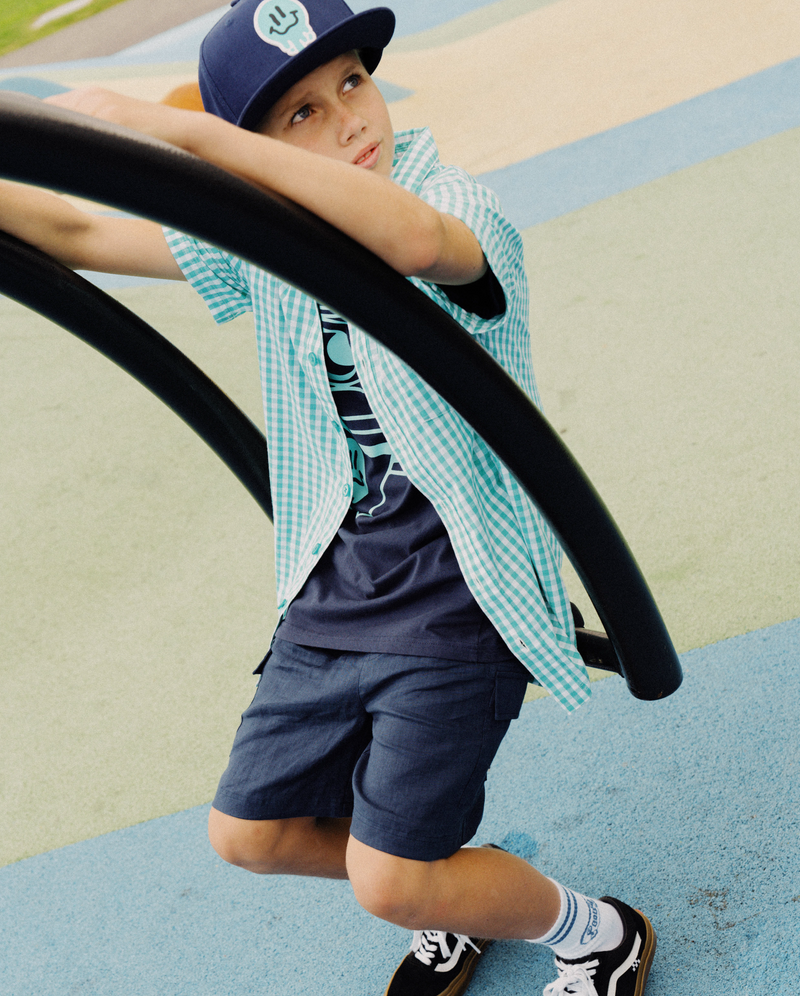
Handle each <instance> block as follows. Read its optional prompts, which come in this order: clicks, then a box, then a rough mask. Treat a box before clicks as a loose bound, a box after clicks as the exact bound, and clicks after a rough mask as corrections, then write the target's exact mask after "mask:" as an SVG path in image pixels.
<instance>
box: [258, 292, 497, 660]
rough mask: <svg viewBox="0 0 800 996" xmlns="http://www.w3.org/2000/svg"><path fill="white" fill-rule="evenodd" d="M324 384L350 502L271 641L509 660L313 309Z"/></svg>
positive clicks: (337, 338) (348, 357)
mask: <svg viewBox="0 0 800 996" xmlns="http://www.w3.org/2000/svg"><path fill="white" fill-rule="evenodd" d="M319 312H320V320H321V323H322V333H323V339H324V343H325V360H326V365H327V370H328V379H329V382H330V385H331V391H332V393H333V399H334V402H335V404H336V408H337V411H338V413H339V418H340V420H341V423H342V427H343V429H344V432H345V435H346V438H347V444H348V447H349V448H350V458H351V464H352V469H353V499H352V503H351V506H350V511H349V512H348V514H347V516H346V518H345V520H344V522H343V523H342V525H341V527H340V529H339V532H338V533H337V535H336V536H335V537H334V540H333V542H332V543H331V545H330V546H329V547H328V549H327V550H326V551H325V553H324V555H323V556H322V558H321V559H320V561H319V563H318V564H317V566H316V567H315V569H314V571H313V572H312V573H311V575H310V577H309V578H308V580H307V581H306V583H305V585H304V587H303V589H302V591H301V592H300V594H299V595H298V596H297V598H296V599H295V600H294V601H293V602H292V604H291V605H290V606H289V610H288V612H287V614H286V618H285V619H284V620H283V621H282V622H281V624H280V626H279V628H278V631H277V633H276V635H277V636H278V637H280V638H281V639H284V640H291V641H292V642H293V643H299V644H304V645H306V646H313V647H325V648H327V649H331V650H359V651H368V652H389V653H397V652H398V648H403V650H402V652H403V653H407V654H410V655H412V656H435V657H442V658H446V659H447V658H449V659H454V660H464V661H496V660H505V659H507V658H508V657H510V656H511V653H510V651H509V650H508V648H507V647H506V645H505V644H504V643H503V641H502V639H501V638H500V636H499V635H498V633H497V631H496V630H495V629H494V627H493V626H492V625H491V623H490V622H489V620H488V619H487V618H486V616H485V615H484V613H483V611H482V610H481V609H480V607H479V606H478V604H477V602H476V601H475V599H474V598H473V597H472V594H471V593H470V591H469V589H468V588H467V585H466V582H465V581H464V578H463V576H462V574H461V570H460V569H459V566H458V563H457V562H456V558H455V554H454V552H453V548H452V545H451V543H450V539H449V537H448V535H447V531H446V529H445V527H444V524H443V523H442V520H441V519H440V518H439V516H438V514H437V513H436V511H435V509H434V508H433V506H432V505H431V503H430V502H429V501H428V500H427V499H426V498H425V497H424V496H423V495H422V494H421V493H420V492H419V491H418V490H417V489H416V488H415V487H414V485H413V484H412V483H411V482H410V481H409V479H408V478H407V477H406V475H405V473H404V471H403V468H402V467H401V465H400V463H399V461H398V460H397V458H396V457H395V456H394V454H392V452H391V450H390V449H389V445H388V443H387V441H386V438H385V437H384V435H383V432H382V431H381V427H380V425H379V424H378V420H377V418H376V417H375V415H374V414H373V413H372V411H371V409H370V406H369V403H368V401H367V397H366V395H365V393H364V391H363V389H362V387H361V384H360V382H359V378H358V371H357V370H356V369H355V366H354V364H353V357H352V354H351V351H350V337H349V330H348V326H347V323H346V322H345V321H344V319H342V318H340V317H339V316H338V315H335V314H334V313H333V312H331V311H329V310H328V309H326V308H324V307H323V306H321V305H320V306H319Z"/></svg>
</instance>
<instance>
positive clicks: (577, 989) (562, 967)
mask: <svg viewBox="0 0 800 996" xmlns="http://www.w3.org/2000/svg"><path fill="white" fill-rule="evenodd" d="M599 964H600V962H599V961H584V962H582V963H581V964H580V965H567V964H565V963H564V962H561V961H559V960H558V958H556V968H557V969H558V978H557V979H556V981H555V982H551V983H550V984H549V985H548V986H545V987H544V992H543V993H542V996H598V993H597V990H596V989H595V987H594V973H595V970H596V969H597V966H598V965H599Z"/></svg>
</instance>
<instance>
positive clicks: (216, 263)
mask: <svg viewBox="0 0 800 996" xmlns="http://www.w3.org/2000/svg"><path fill="white" fill-rule="evenodd" d="M164 236H165V238H166V240H167V245H168V246H169V247H170V250H171V251H172V255H173V256H174V257H175V262H176V263H177V264H178V266H179V267H180V268H181V271H182V273H183V275H184V276H185V277H186V279H187V280H188V281H189V283H190V284H191V285H192V287H194V289H195V290H196V291H197V293H198V294H199V295H200V296H201V297H202V298H203V300H204V301H205V303H206V305H207V307H208V309H209V311H210V312H211V314H212V316H213V318H214V321H215V322H217V323H218V324H220V325H221V324H223V323H224V322H230V321H231V320H232V319H234V318H238V317H239V315H242V314H244V312H246V311H252V310H253V305H252V299H251V294H250V284H249V281H248V279H247V276H248V274H247V265H246V264H245V263H243V262H242V261H241V260H240V259H237V258H236V257H235V256H232V255H231V254H230V253H227V252H223V251H222V250H221V249H217V248H215V247H214V246H212V245H208V243H205V242H200V241H199V240H198V239H195V238H192V237H191V236H190V235H185V234H184V233H183V232H177V231H175V229H172V228H164Z"/></svg>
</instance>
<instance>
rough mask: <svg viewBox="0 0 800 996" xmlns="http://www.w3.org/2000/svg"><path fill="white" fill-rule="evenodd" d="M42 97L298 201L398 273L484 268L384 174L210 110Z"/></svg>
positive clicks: (435, 215) (103, 98) (465, 240)
mask: <svg viewBox="0 0 800 996" xmlns="http://www.w3.org/2000/svg"><path fill="white" fill-rule="evenodd" d="M49 102H51V103H54V104H59V105H60V106H63V107H68V108H71V109H73V110H77V111H81V112H82V113H85V114H90V115H92V116H94V117H98V118H102V119H104V120H107V121H113V122H115V123H117V124H121V125H125V126H127V127H129V128H134V129H136V130H137V131H141V132H144V133H145V134H148V135H151V136H153V137H154V138H159V139H162V140H163V141H166V142H169V143H170V144H172V145H176V146H178V147H179V148H182V149H185V150H186V151H187V152H192V153H194V154H195V155H197V156H200V157H201V158H203V159H206V160H208V161H209V162H212V163H215V164H216V165H218V166H221V167H222V168H223V169H226V170H228V171H230V172H232V173H236V174H237V175H239V176H241V177H242V178H244V179H246V180H249V181H250V182H251V183H254V184H257V185H259V186H261V187H264V188H265V189H268V190H273V191H275V192H276V193H279V194H282V195H284V196H285V197H288V198H290V199H291V200H293V201H295V202H297V203H298V204H302V205H303V206H304V207H306V208H308V209H309V210H310V211H312V212H313V213H314V214H316V215H318V216H319V217H321V218H324V219H325V220H326V221H328V222H330V223H331V224H332V225H334V226H335V227H336V228H338V229H340V230H341V231H343V232H345V233H346V234H347V235H350V236H351V237H352V238H354V239H356V241H358V242H360V243H361V244H362V245H364V246H366V248H368V249H370V250H371V251H372V252H374V253H375V254H376V255H378V256H380V257H381V259H383V260H384V261H385V262H387V263H388V264H389V265H390V266H392V267H393V268H394V269H395V270H397V271H398V272H400V273H402V274H403V275H404V276H417V277H421V278H422V279H424V280H429V281H431V282H434V283H441V284H467V283H471V282H472V281H473V280H477V279H478V278H479V277H481V276H482V275H483V274H484V273H485V271H486V267H487V264H486V260H485V258H484V255H483V251H482V250H481V247H480V245H479V243H478V241H477V239H476V238H475V236H474V235H473V234H472V232H471V231H470V230H469V229H468V228H467V226H466V225H464V224H463V222H461V221H459V220H458V219H457V218H454V217H452V216H451V215H447V214H442V213H441V212H439V211H437V210H435V209H434V208H432V207H431V206H430V205H428V204H426V203H425V202H424V201H422V200H421V199H420V198H418V197H417V196H415V195H414V194H412V193H410V192H409V191H407V190H403V188H402V187H399V186H398V185H397V184H395V183H393V182H392V181H391V180H389V179H386V178H385V177H382V176H379V175H377V174H375V173H372V172H370V171H368V170H364V169H360V168H359V167H357V166H353V165H351V164H350V163H345V162H338V161H335V160H333V159H328V158H326V157H324V156H320V155H317V154H315V153H312V152H308V151H306V150H305V149H300V148H296V147H294V146H292V145H288V144H286V143H283V142H279V141H277V140H275V139H272V138H268V137H267V136H264V135H260V134H255V133H253V132H249V131H244V130H243V129H241V128H237V127H236V126H235V125H232V124H229V123H227V122H225V121H223V120H221V119H220V118H217V117H214V116H213V115H210V114H203V113H199V112H196V111H184V110H179V109H177V108H174V107H167V106H164V105H161V104H151V103H149V102H147V101H140V100H136V99H134V98H130V97H122V96H119V95H117V94H114V93H110V92H108V91H104V90H98V89H94V88H92V89H89V90H76V91H71V92H70V93H65V94H61V95H59V96H58V97H53V98H49Z"/></svg>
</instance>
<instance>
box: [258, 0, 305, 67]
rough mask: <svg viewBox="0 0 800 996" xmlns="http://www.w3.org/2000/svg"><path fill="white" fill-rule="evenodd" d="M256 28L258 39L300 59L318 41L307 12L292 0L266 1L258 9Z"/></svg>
mask: <svg viewBox="0 0 800 996" xmlns="http://www.w3.org/2000/svg"><path fill="white" fill-rule="evenodd" d="M253 25H254V27H255V29H256V33H257V34H258V36H259V38H262V39H263V40H264V41H265V42H267V44H268V45H274V46H275V47H276V48H279V49H280V50H281V51H282V52H285V53H286V55H297V53H298V52H300V51H302V49H304V48H306V46H308V45H310V44H311V42H313V41H314V39H315V38H316V37H317V33H316V32H315V31H314V29H313V28H312V27H311V20H310V18H309V16H308V11H307V10H306V8H305V7H304V6H303V5H302V4H301V3H297V2H294V3H293V2H292V0H264V2H263V3H262V4H259V5H258V7H257V8H256V12H255V15H254V17H253Z"/></svg>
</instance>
